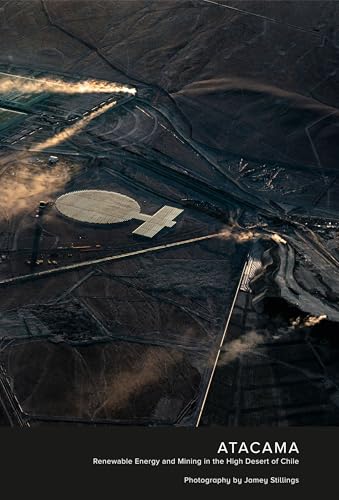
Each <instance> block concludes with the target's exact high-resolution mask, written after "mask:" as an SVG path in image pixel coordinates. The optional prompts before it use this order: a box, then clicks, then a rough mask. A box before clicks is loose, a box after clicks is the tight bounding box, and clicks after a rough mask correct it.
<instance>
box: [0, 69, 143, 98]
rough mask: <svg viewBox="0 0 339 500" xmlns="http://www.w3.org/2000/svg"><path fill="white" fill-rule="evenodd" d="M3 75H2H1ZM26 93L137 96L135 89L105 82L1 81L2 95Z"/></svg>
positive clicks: (16, 79) (18, 77)
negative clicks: (14, 92) (123, 94)
mask: <svg viewBox="0 0 339 500" xmlns="http://www.w3.org/2000/svg"><path fill="white" fill-rule="evenodd" d="M0 75H1V73H0ZM13 91H17V92H23V93H24V92H25V93H29V94H38V93H41V92H48V93H52V94H103V93H104V94H109V93H114V92H117V93H125V94H131V95H135V94H136V89H135V88H134V87H127V86H126V85H120V84H118V83H112V82H107V81H104V80H84V81H80V82H66V81H64V80H56V79H55V80H54V79H49V78H48V79H33V78H26V77H21V76H16V77H12V78H11V77H7V78H2V79H0V93H2V94H6V93H9V92H13Z"/></svg>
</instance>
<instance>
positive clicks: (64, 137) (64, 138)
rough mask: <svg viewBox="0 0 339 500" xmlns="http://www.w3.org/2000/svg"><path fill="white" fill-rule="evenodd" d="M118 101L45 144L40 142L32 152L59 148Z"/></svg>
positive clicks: (103, 107)
mask: <svg viewBox="0 0 339 500" xmlns="http://www.w3.org/2000/svg"><path fill="white" fill-rule="evenodd" d="M116 103H117V102H116V101H112V102H110V103H108V104H105V105H104V106H102V107H101V108H99V109H97V110H95V111H93V112H92V113H90V114H89V115H87V116H85V117H84V118H82V119H80V120H79V121H77V122H76V123H74V124H73V125H71V126H70V127H68V128H65V129H64V130H62V131H61V132H58V133H57V134H55V135H54V136H53V137H50V138H49V139H46V140H45V141H43V142H40V143H39V144H36V145H35V146H33V147H32V148H31V151H43V150H44V149H48V148H51V147H53V146H57V145H58V144H60V143H61V142H64V141H67V140H68V139H71V137H73V136H74V135H76V134H78V133H79V132H81V130H82V129H83V128H85V127H86V125H88V123H90V122H91V121H92V120H94V118H97V117H98V116H100V115H102V114H103V113H105V112H106V111H108V110H109V109H111V108H113V107H114V106H115V105H116Z"/></svg>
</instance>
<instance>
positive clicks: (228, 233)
mask: <svg viewBox="0 0 339 500" xmlns="http://www.w3.org/2000/svg"><path fill="white" fill-rule="evenodd" d="M260 236H262V234H261V233H257V232H253V231H234V230H232V229H223V230H222V231H221V232H220V233H219V237H220V238H222V239H231V240H233V241H235V242H236V243H246V242H247V241H250V240H253V239H255V238H258V237H260Z"/></svg>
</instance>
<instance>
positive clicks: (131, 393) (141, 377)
mask: <svg viewBox="0 0 339 500" xmlns="http://www.w3.org/2000/svg"><path fill="white" fill-rule="evenodd" d="M182 360H183V354H182V353H176V354H174V355H171V354H169V353H167V352H159V353H158V354H157V355H154V352H152V351H149V352H146V354H145V355H144V356H142V357H140V359H139V360H138V361H137V362H136V364H135V366H134V367H131V368H130V369H127V370H126V371H122V372H120V373H118V374H116V375H114V377H112V379H111V380H107V381H106V382H107V385H106V390H105V394H104V396H105V399H104V402H103V403H102V404H101V405H100V406H99V407H98V408H97V409H96V410H95V411H94V413H93V415H92V418H96V417H98V416H99V415H100V414H101V413H102V412H103V411H108V412H109V413H111V412H112V411H116V410H120V409H122V408H124V407H125V406H127V405H128V403H129V400H130V398H131V397H133V398H136V397H137V396H138V395H140V393H142V391H144V390H145V389H146V388H147V387H150V386H152V384H155V383H159V381H161V380H163V379H166V376H168V374H169V372H170V370H171V369H172V368H173V367H174V366H175V365H176V364H178V363H180V362H181V361H182Z"/></svg>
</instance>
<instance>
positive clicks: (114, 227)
mask: <svg viewBox="0 0 339 500" xmlns="http://www.w3.org/2000/svg"><path fill="white" fill-rule="evenodd" d="M0 44H1V51H0V175H1V179H0V426H2V427H26V428H36V427H41V426H57V427H60V428H61V427H65V426H73V427H74V426H76V427H85V426H87V427H109V426H124V427H126V426H143V427H145V426H146V427H159V426H163V427H192V428H194V427H205V428H206V427H212V426H225V427H232V426H240V427H254V426H268V427H290V426H337V425H339V300H338V297H339V165H338V158H339V91H338V85H339V69H338V67H339V66H338V57H339V2H337V1H317V0H314V1H308V0H304V1H302V0H300V1H298V2H291V1H288V0H282V1H280V0H277V1H265V0H96V1H93V0H0Z"/></svg>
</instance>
